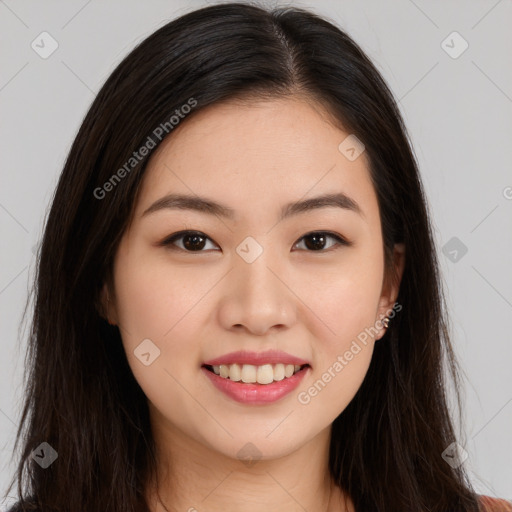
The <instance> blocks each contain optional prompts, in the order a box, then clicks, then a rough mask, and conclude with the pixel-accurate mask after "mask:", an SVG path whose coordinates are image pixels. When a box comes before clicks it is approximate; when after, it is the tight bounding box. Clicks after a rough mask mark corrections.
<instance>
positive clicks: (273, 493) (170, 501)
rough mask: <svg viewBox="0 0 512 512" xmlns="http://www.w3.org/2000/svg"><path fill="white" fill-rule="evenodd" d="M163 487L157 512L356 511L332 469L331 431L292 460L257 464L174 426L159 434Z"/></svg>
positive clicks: (157, 486)
mask: <svg viewBox="0 0 512 512" xmlns="http://www.w3.org/2000/svg"><path fill="white" fill-rule="evenodd" d="M153 431H154V439H155V447H156V452H157V460H158V465H157V475H158V476H157V481H155V482H153V483H152V484H151V485H150V486H149V487H148V504H149V505H150V510H151V511H152V512H177V511H178V510H179V511H184V510H186V511H190V512H197V511H200V510H208V512H224V511H225V510H244V512H259V511H260V510H261V509H265V510H266V511H268V512H278V511H279V512H282V511H283V510H286V511H290V512H295V511H296V512H299V511H300V512H303V511H304V510H315V511H320V512H324V511H325V512H344V511H351V510H352V508H346V507H345V506H344V505H343V504H342V497H343V496H344V495H343V493H342V491H341V490H340V489H339V487H337V486H336V485H334V482H333V480H332V479H331V476H330V473H329V469H328V457H329V440H330V427H329V428H328V429H326V430H324V431H322V432H320V433H319V434H318V435H317V436H316V437H315V438H313V439H312V440H310V441H309V442H308V443H306V444H305V445H303V446H301V447H300V448H298V449H297V450H295V451H293V452H292V453H290V454H287V455H285V456H281V457H279V458H273V459H270V458H268V459H265V458H263V457H262V458H261V459H259V460H258V459H257V458H255V459H254V460H252V461H248V460H238V459H233V458H231V457H227V456H225V455H224V454H222V453H219V452H218V451H215V450H213V449H211V448H209V447H207V446H205V445H204V444H202V443H200V442H198V441H196V440H195V439H192V438H191V437H189V436H188V435H187V434H185V433H184V432H182V431H180V430H179V429H177V428H176V427H174V426H171V425H169V424H167V425H166V427H165V429H160V428H157V429H153Z"/></svg>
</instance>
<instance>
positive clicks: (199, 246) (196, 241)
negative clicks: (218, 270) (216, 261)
mask: <svg viewBox="0 0 512 512" xmlns="http://www.w3.org/2000/svg"><path fill="white" fill-rule="evenodd" d="M201 239H202V240H203V242H202V243H201V242H199V240H201ZM188 240H192V243H188V242H187V241H188ZM183 245H184V246H185V247H186V248H187V249H191V250H197V249H202V248H203V247H204V237H202V236H201V235H197V234H194V235H186V236H185V237H184V238H183Z"/></svg>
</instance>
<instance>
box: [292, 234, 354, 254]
mask: <svg viewBox="0 0 512 512" xmlns="http://www.w3.org/2000/svg"><path fill="white" fill-rule="evenodd" d="M329 238H330V239H331V240H335V242H336V243H335V244H332V245H331V246H330V247H329V248H328V249H327V250H329V249H331V248H332V247H335V246H336V245H352V244H351V243H349V242H347V240H345V239H344V238H341V237H340V236H339V235H336V234H334V233H329V232H327V231H314V232H312V233H308V234H307V235H304V236H303V237H302V238H301V239H300V241H302V240H304V241H305V242H304V243H305V246H306V249H308V250H309V251H310V252H311V251H313V252H327V250H326V249H325V245H326V241H327V240H328V239H329ZM300 241H299V243H300Z"/></svg>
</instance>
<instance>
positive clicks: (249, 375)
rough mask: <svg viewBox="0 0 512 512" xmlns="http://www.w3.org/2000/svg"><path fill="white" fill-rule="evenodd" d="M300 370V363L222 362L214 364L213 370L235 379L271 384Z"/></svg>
mask: <svg viewBox="0 0 512 512" xmlns="http://www.w3.org/2000/svg"><path fill="white" fill-rule="evenodd" d="M299 370H300V365H298V364H296V365H293V364H282V363H279V364H274V365H272V364H264V365H262V366H254V365H252V364H242V365H240V364H236V363H235V364H230V365H225V364H221V365H218V366H213V371H214V372H215V373H216V374H217V375H220V376H221V377H224V378H225V379H227V378H229V379H230V380H234V381H240V380H241V381H242V382H246V383H254V382H257V383H258V384H270V383H271V382H273V381H278V380H283V379H284V378H285V377H291V376H292V375H293V374H294V373H295V372H297V371H299Z"/></svg>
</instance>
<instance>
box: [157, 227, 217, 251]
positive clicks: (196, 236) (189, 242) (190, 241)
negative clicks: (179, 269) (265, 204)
mask: <svg viewBox="0 0 512 512" xmlns="http://www.w3.org/2000/svg"><path fill="white" fill-rule="evenodd" d="M177 240H183V245H182V247H178V248H179V249H181V250H184V251H186V252H204V251H202V249H204V246H205V241H206V240H211V239H210V238H208V237H207V236H206V235H205V234H204V233H201V232H200V231H180V232H179V233H174V234H173V235H171V236H170V237H169V238H166V239H165V240H164V241H163V242H162V243H161V245H164V246H172V245H175V242H176V241H177ZM170 248H171V249H174V247H170Z"/></svg>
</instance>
